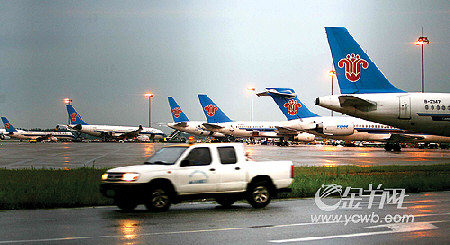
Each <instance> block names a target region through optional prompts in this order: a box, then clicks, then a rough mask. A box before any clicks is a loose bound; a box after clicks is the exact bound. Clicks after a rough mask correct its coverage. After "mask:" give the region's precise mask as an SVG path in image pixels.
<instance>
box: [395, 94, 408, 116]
mask: <svg viewBox="0 0 450 245" xmlns="http://www.w3.org/2000/svg"><path fill="white" fill-rule="evenodd" d="M398 99H399V115H398V118H399V119H411V97H409V95H407V96H400V97H398Z"/></svg>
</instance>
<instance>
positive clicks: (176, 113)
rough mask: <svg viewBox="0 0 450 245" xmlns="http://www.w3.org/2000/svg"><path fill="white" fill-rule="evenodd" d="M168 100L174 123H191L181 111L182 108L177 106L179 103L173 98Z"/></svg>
mask: <svg viewBox="0 0 450 245" xmlns="http://www.w3.org/2000/svg"><path fill="white" fill-rule="evenodd" d="M168 99H169V105H170V113H171V114H172V118H173V121H174V122H175V123H179V122H189V118H188V117H187V116H186V114H184V112H183V111H182V110H181V107H180V106H179V105H178V104H177V102H176V101H175V100H174V99H173V98H172V97H168Z"/></svg>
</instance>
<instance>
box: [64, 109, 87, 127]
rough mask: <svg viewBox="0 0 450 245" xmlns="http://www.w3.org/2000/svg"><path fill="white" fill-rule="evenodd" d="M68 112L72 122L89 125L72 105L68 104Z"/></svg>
mask: <svg viewBox="0 0 450 245" xmlns="http://www.w3.org/2000/svg"><path fill="white" fill-rule="evenodd" d="M66 108H67V113H68V114H69V118H70V124H77V125H78V124H81V125H88V124H87V123H86V122H85V121H83V119H81V116H80V114H78V113H77V112H76V111H75V109H74V108H73V106H72V105H66Z"/></svg>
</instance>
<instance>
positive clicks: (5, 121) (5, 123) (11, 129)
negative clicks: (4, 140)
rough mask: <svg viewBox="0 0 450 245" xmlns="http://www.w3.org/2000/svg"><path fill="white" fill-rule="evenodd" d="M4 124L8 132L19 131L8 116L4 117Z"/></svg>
mask: <svg viewBox="0 0 450 245" xmlns="http://www.w3.org/2000/svg"><path fill="white" fill-rule="evenodd" d="M2 121H3V125H5V129H6V132H8V133H12V132H17V130H16V129H15V128H14V126H13V125H12V124H11V123H10V122H9V121H8V119H6V117H2Z"/></svg>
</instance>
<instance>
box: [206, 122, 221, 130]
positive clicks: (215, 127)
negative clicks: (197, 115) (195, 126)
mask: <svg viewBox="0 0 450 245" xmlns="http://www.w3.org/2000/svg"><path fill="white" fill-rule="evenodd" d="M203 126H205V128H206V129H208V130H209V129H222V128H223V127H222V126H220V125H217V124H214V123H203Z"/></svg>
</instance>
